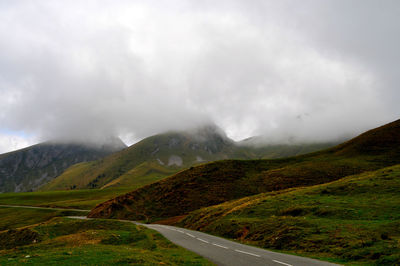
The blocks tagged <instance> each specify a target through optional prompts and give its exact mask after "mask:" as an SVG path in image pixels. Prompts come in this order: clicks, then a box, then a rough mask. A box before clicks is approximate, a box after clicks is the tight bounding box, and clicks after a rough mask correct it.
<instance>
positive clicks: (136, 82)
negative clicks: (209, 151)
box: [0, 0, 400, 141]
mask: <svg viewBox="0 0 400 266" xmlns="http://www.w3.org/2000/svg"><path fill="white" fill-rule="evenodd" d="M399 11H400V4H399V3H398V2H397V1H385V2H382V1H362V0H359V1H351V2H349V1H265V0H262V1H261V0H260V1H251V2H249V1H184V0H181V1H178V0H176V1H165V2H160V1H2V3H1V4H0V36H1V37H0V58H1V60H0V106H1V113H0V125H1V127H3V128H5V129H7V130H13V131H24V132H27V133H28V134H30V135H33V136H37V137H38V138H40V139H42V140H45V139H55V138H64V139H65V138H67V139H86V138H90V139H96V138H98V139H101V138H102V137H103V136H104V135H110V134H117V135H123V136H130V137H131V138H133V139H135V138H143V137H145V136H148V135H150V134H154V133H158V132H161V131H164V130H168V129H172V128H185V127H191V126H194V125H196V124H198V123H204V122H206V121H210V120H211V121H214V122H215V123H217V124H218V125H220V126H221V127H223V128H224V129H225V130H227V132H228V134H229V135H230V136H231V137H234V138H236V139H240V138H245V137H248V136H251V135H259V134H264V135H267V136H268V139H270V140H271V141H282V140H286V139H287V138H293V137H294V138H296V139H298V140H308V141H314V140H328V139H333V138H337V137H341V136H343V135H349V134H356V133H359V132H361V131H363V130H365V129H368V128H371V127H374V126H377V125H379V124H382V123H385V122H388V121H390V120H394V119H396V118H397V116H398V114H399V111H400V107H399V105H398V104H397V100H398V99H399V98H400V97H399V94H400V93H399V90H398V89H397V84H399V81H400V80H399V79H400V78H399V75H398V73H397V72H398V62H399V59H400V55H399V52H398V47H399V46H400V43H399V38H400V37H399V36H400V32H399V31H400V30H399V27H398V25H399V23H400V21H399V20H400V18H399V17H398V15H397V14H399Z"/></svg>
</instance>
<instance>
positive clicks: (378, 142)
mask: <svg viewBox="0 0 400 266" xmlns="http://www.w3.org/2000/svg"><path fill="white" fill-rule="evenodd" d="M399 147H400V120H399V121H395V122H393V123H391V124H388V125H385V126H383V127H380V128H377V129H374V130H371V131H368V132H366V133H364V134H362V135H360V136H359V137H357V138H355V139H353V140H350V141H348V142H346V143H344V144H342V145H339V146H337V147H334V148H332V149H329V150H325V151H321V152H317V153H314V154H309V155H303V156H298V157H292V158H287V159H278V160H249V161H237V160H230V161H219V162H214V163H210V164H204V165H200V166H197V167H193V168H191V169H188V170H186V171H182V172H180V173H178V174H176V175H174V176H171V177H169V178H167V179H164V180H162V181H159V182H157V183H153V184H151V185H148V186H146V187H143V188H140V189H138V190H135V191H133V192H130V193H128V194H126V195H123V196H120V197H117V198H115V199H112V200H109V201H107V202H105V203H102V204H100V205H98V206H97V207H96V208H95V209H93V210H92V212H91V213H90V214H89V215H90V216H91V217H108V218H125V219H147V220H154V219H160V218H167V217H171V216H178V215H182V214H185V213H188V212H190V211H193V210H196V209H198V208H201V207H205V206H210V205H214V204H218V203H222V202H224V201H228V200H232V199H238V198H241V197H245V196H249V195H254V194H258V193H262V192H268V191H276V190H281V189H287V188H291V187H299V186H310V185H316V184H321V183H327V182H330V181H333V180H337V179H340V178H343V177H345V176H348V175H352V174H357V173H361V172H365V171H371V170H377V169H380V168H383V167H386V166H390V165H394V164H396V163H400V149H399Z"/></svg>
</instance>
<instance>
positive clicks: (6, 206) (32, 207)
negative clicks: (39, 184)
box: [0, 205, 90, 212]
mask: <svg viewBox="0 0 400 266" xmlns="http://www.w3.org/2000/svg"><path fill="white" fill-rule="evenodd" d="M0 207H5V208H25V209H40V210H56V211H76V212H90V210H81V209H66V208H52V207H36V206H24V205H0Z"/></svg>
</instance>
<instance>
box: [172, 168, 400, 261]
mask: <svg viewBox="0 0 400 266" xmlns="http://www.w3.org/2000/svg"><path fill="white" fill-rule="evenodd" d="M399 191H400V165H396V166H393V167H389V168H384V169H381V170H378V171H375V172H367V173H363V174H360V175H356V176H349V177H346V178H343V179H341V180H338V181H335V182H332V183H328V184H323V185H317V186H313V187H306V188H296V189H290V190H287V191H280V192H271V193H264V194H259V195H256V196H252V197H247V198H242V199H240V200H236V201H230V202H226V203H223V204H220V205H216V206H211V207H207V208H203V209H200V210H197V211H195V212H193V213H190V214H189V215H188V216H186V217H185V218H184V219H183V220H182V221H181V222H180V225H181V226H184V227H187V228H191V229H196V230H201V231H206V232H209V233H212V234H216V235H220V236H223V237H226V238H233V239H237V240H241V241H244V242H247V243H250V244H254V245H257V246H260V247H264V248H270V249H277V250H285V251H290V252H296V253H298V254H304V255H313V256H318V257H322V258H331V259H336V260H337V261H339V262H348V263H349V262H352V263H353V262H360V263H376V264H379V265H394V264H400V194H399Z"/></svg>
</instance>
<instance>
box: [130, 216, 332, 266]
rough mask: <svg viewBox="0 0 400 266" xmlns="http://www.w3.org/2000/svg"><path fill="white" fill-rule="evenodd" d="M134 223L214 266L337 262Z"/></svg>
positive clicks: (297, 265)
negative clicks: (156, 233) (157, 233)
mask: <svg viewBox="0 0 400 266" xmlns="http://www.w3.org/2000/svg"><path fill="white" fill-rule="evenodd" d="M136 224H139V225H142V226H146V227H147V228H150V229H153V230H156V231H158V232H159V233H161V234H162V235H164V236H165V237H166V238H168V239H169V240H170V241H172V242H173V243H175V244H177V245H179V246H181V247H184V248H186V249H188V250H191V251H193V252H195V253H197V254H199V255H201V256H203V257H205V258H207V259H209V260H210V261H212V262H214V263H216V264H217V265H229V266H244V265H246V266H247V265H252V266H258V265H263V266H266V265H274V266H278V265H280V266H282V265H286V266H312V265H322V266H325V265H326V266H328V265H337V264H333V263H329V262H324V261H319V260H314V259H309V258H304V257H298V256H293V255H287V254H283V253H278V252H272V251H268V250H265V249H261V248H256V247H252V246H248V245H243V244H239V243H236V242H233V241H230V240H226V239H223V238H220V237H216V236H213V235H209V234H205V233H202V232H198V231H192V230H188V229H184V228H179V227H174V226H167V225H158V224H141V223H136Z"/></svg>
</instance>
